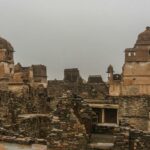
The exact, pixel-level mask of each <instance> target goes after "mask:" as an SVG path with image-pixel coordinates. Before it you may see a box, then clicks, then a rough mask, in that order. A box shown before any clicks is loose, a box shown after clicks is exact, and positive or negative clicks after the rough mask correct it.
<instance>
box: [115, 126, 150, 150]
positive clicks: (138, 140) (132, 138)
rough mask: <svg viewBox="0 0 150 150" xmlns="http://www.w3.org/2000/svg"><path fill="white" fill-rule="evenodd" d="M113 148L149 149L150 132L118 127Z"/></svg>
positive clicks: (129, 149)
mask: <svg viewBox="0 0 150 150" xmlns="http://www.w3.org/2000/svg"><path fill="white" fill-rule="evenodd" d="M117 131H118V132H116V133H115V134H114V135H115V143H114V148H113V150H149V149H150V133H149V132H143V131H141V130H135V129H130V128H128V127H121V128H118V129H117Z"/></svg>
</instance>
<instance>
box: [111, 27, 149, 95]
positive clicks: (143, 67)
mask: <svg viewBox="0 0 150 150" xmlns="http://www.w3.org/2000/svg"><path fill="white" fill-rule="evenodd" d="M116 89H117V90H116ZM109 93H110V95H113V96H119V95H150V27H146V29H145V31H144V32H142V33H140V34H139V35H138V38H137V41H136V43H135V45H134V47H133V48H127V49H126V50H125V63H124V65H123V67H122V74H121V80H120V81H119V82H118V81H117V82H116V81H113V82H112V83H111V85H110V90H109Z"/></svg>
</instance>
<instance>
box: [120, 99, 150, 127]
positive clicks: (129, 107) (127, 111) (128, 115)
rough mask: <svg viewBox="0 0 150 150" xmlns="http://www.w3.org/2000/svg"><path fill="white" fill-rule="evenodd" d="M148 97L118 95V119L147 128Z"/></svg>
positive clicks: (134, 125)
mask: <svg viewBox="0 0 150 150" xmlns="http://www.w3.org/2000/svg"><path fill="white" fill-rule="evenodd" d="M149 100H150V97H139V96H137V97H136V96H134V97H119V98H118V102H119V112H118V114H119V120H122V119H123V120H125V121H126V122H127V123H128V124H130V125H131V126H133V127H134V128H137V129H141V130H148V128H149V126H148V121H149Z"/></svg>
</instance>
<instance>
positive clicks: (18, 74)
mask: <svg viewBox="0 0 150 150" xmlns="http://www.w3.org/2000/svg"><path fill="white" fill-rule="evenodd" d="M13 55H14V48H13V47H12V45H11V44H10V43H9V42H8V41H7V40H5V39H3V38H0V89H1V90H11V91H14V92H20V91H22V90H23V89H28V88H29V86H31V87H37V86H39V85H43V86H44V87H46V86H47V71H46V67H45V66H44V65H32V66H29V67H23V66H22V65H21V64H20V63H18V64H16V65H15V63H14V56H13Z"/></svg>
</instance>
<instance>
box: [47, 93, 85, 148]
mask: <svg viewBox="0 0 150 150" xmlns="http://www.w3.org/2000/svg"><path fill="white" fill-rule="evenodd" d="M51 126H52V128H51V133H50V134H49V135H48V141H49V147H50V148H51V149H53V150H54V149H57V150H59V149H61V150H86V146H87V135H86V130H85V127H84V125H82V124H81V123H80V122H79V120H78V118H77V117H76V116H75V114H74V110H73V109H72V104H71V101H70V99H69V98H67V96H65V95H64V96H63V97H62V98H60V100H59V102H58V104H57V108H56V110H55V111H54V112H53V115H52V121H51Z"/></svg>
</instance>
